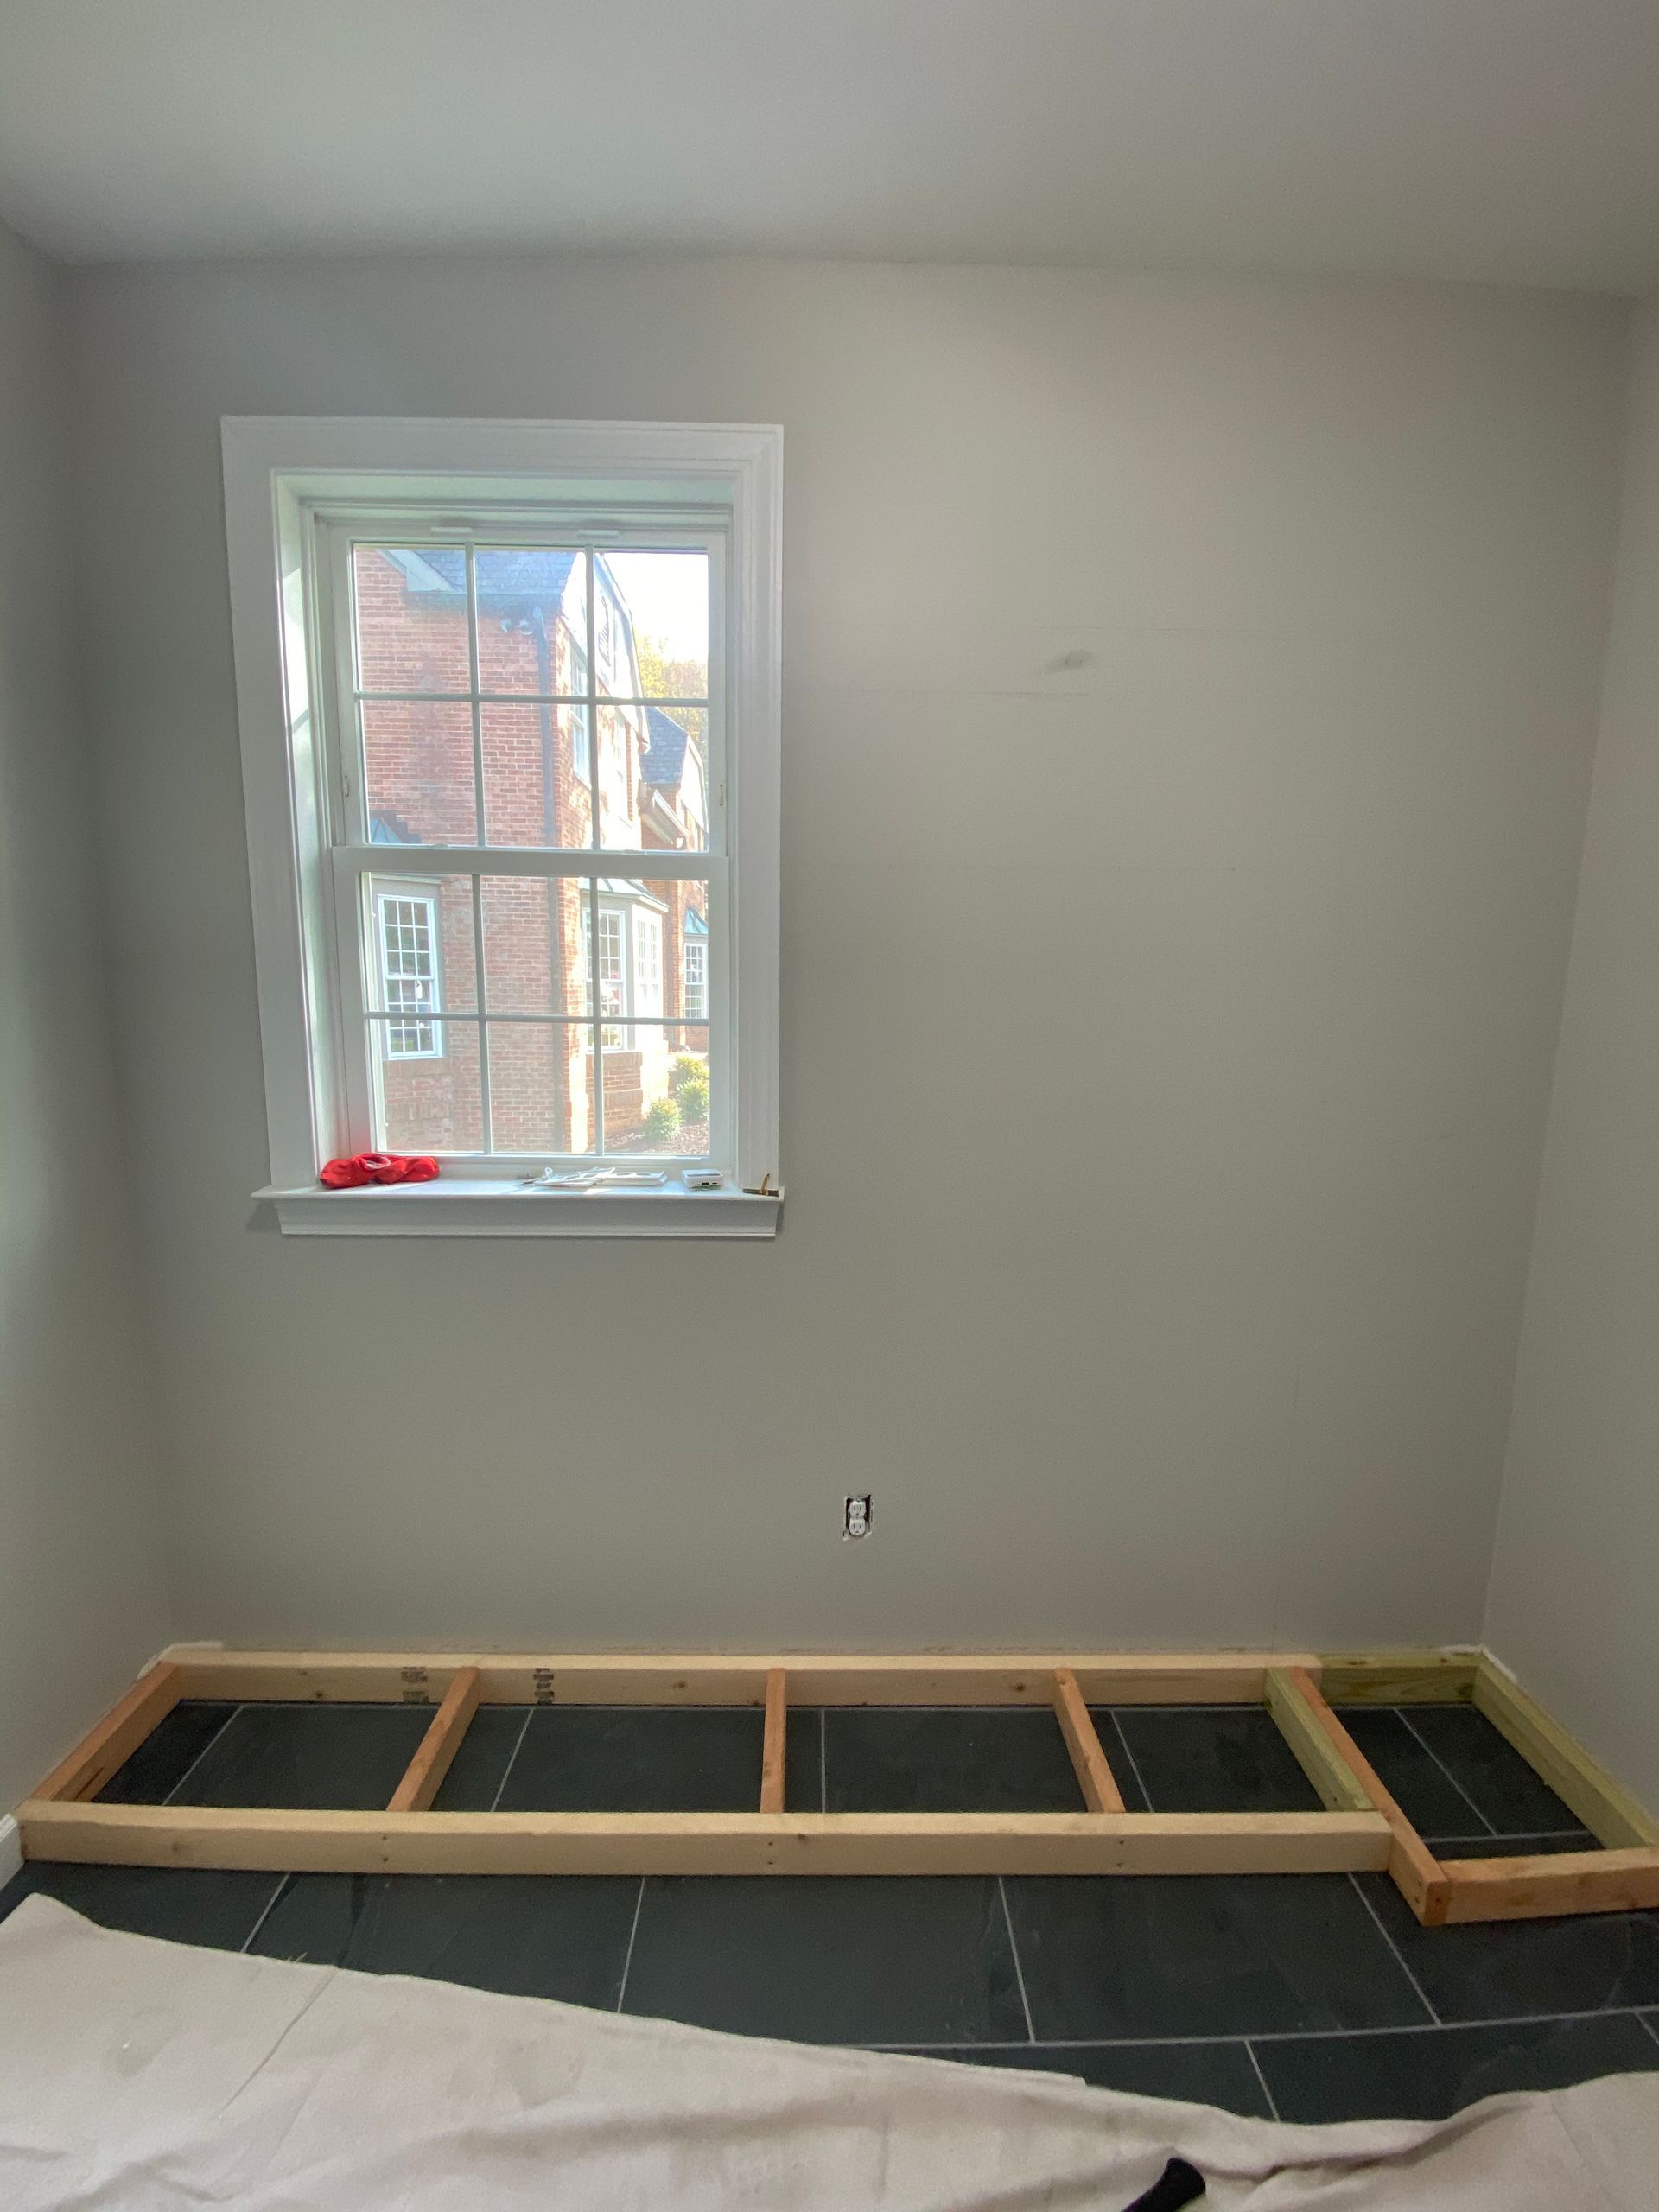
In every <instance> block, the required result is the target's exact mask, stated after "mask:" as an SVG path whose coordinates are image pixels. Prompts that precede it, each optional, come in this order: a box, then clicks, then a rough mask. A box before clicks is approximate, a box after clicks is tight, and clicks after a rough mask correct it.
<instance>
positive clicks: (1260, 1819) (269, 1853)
mask: <svg viewBox="0 0 1659 2212" xmlns="http://www.w3.org/2000/svg"><path fill="white" fill-rule="evenodd" d="M17 1823H18V1827H19V1829H20V1831H21V1833H22V1844H23V1852H24V1855H25V1857H26V1858H29V1859H72V1860H76V1861H80V1862H101V1863H106V1864H110V1865H115V1866H213V1867H251V1868H255V1869H258V1870H260V1871H262V1872H267V1873H281V1872H296V1873H307V1872H316V1873H355V1874H778V1875H785V1876H786V1875H791V1874H1124V1875H1138V1874H1275V1873H1276V1874H1290V1873H1332V1872H1335V1873H1349V1872H1362V1871H1364V1870H1366V1869H1376V1868H1380V1867H1382V1866H1384V1865H1385V1864H1386V1863H1387V1859H1388V1856H1389V1827H1388V1823H1387V1822H1386V1821H1384V1820H1383V1819H1382V1818H1381V1817H1380V1816H1379V1815H1376V1814H1375V1813H1370V1814H1365V1813H1118V1814H1101V1813H1023V1814H1001V1813H781V1814H770V1813H535V1812H531V1813H432V1812H424V1813H402V1814H398V1815H388V1814H385V1813H372V1812H369V1813H363V1812H296V1811H292V1810H287V1809H266V1808H260V1809H257V1810H253V1811H243V1810H234V1809H229V1808H224V1807H220V1806H205V1805H96V1804H77V1803H65V1802H44V1801H31V1802H29V1803H26V1804H24V1805H22V1806H20V1807H19V1808H18V1814H17Z"/></svg>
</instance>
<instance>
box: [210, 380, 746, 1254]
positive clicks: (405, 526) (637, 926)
mask: <svg viewBox="0 0 1659 2212" xmlns="http://www.w3.org/2000/svg"><path fill="white" fill-rule="evenodd" d="M234 431H240V432H242V433H245V438H244V441H243V445H242V446H238V444H237V443H236V441H235V440H234V439H233V436H232V433H233V432H234ZM504 432H505V433H506V434H508V435H503V433H504ZM353 442H361V443H362V444H363V445H364V447H365V451H364V453H363V454H362V455H361V456H360V458H359V459H358V460H356V461H352V460H351V459H349V458H343V457H342V449H343V448H350V447H351V446H352V445H353ZM308 444H309V446H310V447H311V448H321V449H324V451H323V454H322V456H321V457H320V456H319V454H318V452H317V451H315V450H313V451H312V453H311V455H310V457H309V458H306V457H305V456H304V455H303V454H302V455H301V457H299V458H297V459H295V460H293V461H289V463H288V464H287V466H286V467H284V464H283V461H282V460H281V459H280V458H278V457H277V456H278V450H279V449H282V448H290V447H298V448H305V447H307V446H308ZM515 444H517V445H518V447H520V448H522V449H523V451H524V454H525V455H526V456H529V455H531V454H537V453H539V454H543V456H544V457H545V458H546V460H547V461H548V463H549V465H548V466H546V467H542V468H534V467H525V468H524V469H522V470H519V471H517V472H513V473H511V474H504V472H503V471H502V469H501V467H500V466H499V462H500V456H501V454H502V453H503V452H504V451H505V450H507V449H509V448H512V446H513V445H515ZM447 445H448V446H453V447H454V450H455V453H456V454H457V455H458V456H459V455H461V454H472V455H474V456H475V458H476V460H477V463H478V465H477V466H476V467H472V466H470V465H469V464H467V463H465V462H463V461H461V459H459V458H457V459H456V460H455V461H454V464H453V465H452V466H451V467H448V469H446V468H444V467H442V466H440V465H439V464H438V462H437V461H436V460H435V455H436V454H438V453H439V452H440V451H441V450H442V448H444V447H445V446H447ZM397 449H402V450H404V451H406V452H407V453H408V454H410V456H411V458H410V462H409V465H408V466H407V467H406V468H404V470H402V471H401V472H400V470H399V469H398V468H397V467H396V466H395V465H392V466H389V465H388V464H387V463H386V461H385V459H384V455H385V453H386V452H388V451H391V450H397ZM417 454H418V455H424V456H425V457H426V458H425V460H424V463H422V462H420V461H416V459H415V458H414V456H416V455H417ZM599 454H602V455H603V465H602V466H601V465H600V464H599V462H598V461H596V460H595V456H596V455H599ZM561 455H563V456H565V457H566V460H567V461H569V464H570V466H569V467H568V468H567V470H566V471H565V473H563V474H562V473H561V470H560V468H559V467H557V466H554V465H552V464H553V463H554V462H556V461H557V460H558V458H559V456H561ZM327 456H333V458H332V459H330V458H328V457H327ZM630 456H632V466H630V465H629V463H630ZM238 457H239V458H240V459H241V460H243V461H245V464H246V465H245V467H244V468H243V469H242V471H241V473H240V474H238V465H237V464H238ZM577 462H580V463H581V464H582V465H581V466H580V467H577V466H576V465H575V464H576V463H577ZM777 463H778V444H777V438H776V434H775V433H768V432H750V431H734V432H726V431H709V432H699V431H696V430H690V429H651V430H644V431H639V432H633V431H631V430H630V429H628V428H627V427H626V426H620V427H619V426H606V425H557V424H554V425H519V426H513V425H506V426H503V425H466V424H463V425H444V424H401V425H388V424H379V425H368V426H364V425H360V424H351V423H340V424H305V423H301V424H298V425H294V424H277V423H269V424H265V423H257V424H243V425H232V424H227V425H226V487H227V488H226V498H227V514H228V516H229V519H230V522H231V525H232V571H233V575H232V596H233V603H234V606H235V612H236V628H237V652H238V688H239V695H240V697H241V702H242V708H243V722H244V758H245V784H246V787H247V791H248V807H249V835H250V844H251V850H252V852H253V855H254V861H255V867H254V876H253V886H254V894H255V907H256V913H255V923H256V936H257V941H258V944H259V950H260V955H261V964H260V986H261V992H260V1007H261V1018H262V1021H263V1022H264V1027H265V1030H266V1065H267V1082H268V1090H269V1093H270V1103H271V1129H272V1182H273V1186H274V1187H275V1189H276V1190H277V1192H278V1193H279V1195H280V1197H281V1198H292V1199H293V1200H295V1201H296V1205H295V1206H294V1208H293V1209H291V1217H290V1214H289V1213H283V1207H282V1205H280V1204H279V1207H278V1211H279V1214H282V1215H283V1225H284V1226H285V1227H288V1226H308V1225H309V1224H310V1223H311V1221H312V1218H313V1217H312V1216H311V1215H309V1214H305V1215H304V1219H303V1221H302V1213H304V1209H303V1208H302V1207H301V1206H300V1205H298V1203H297V1202H298V1201H299V1200H301V1199H302V1198H306V1197H307V1196H308V1192H307V1191H306V1190H305V1188H304V1185H306V1184H307V1183H308V1182H309V1180H310V1179H312V1178H314V1177H315V1172H316V1169H317V1167H318V1166H320V1165H321V1161H322V1160H324V1159H326V1158H327V1157H330V1156H334V1155H335V1154H340V1153H349V1152H353V1151H366V1150H381V1149H385V1150H396V1151H410V1152H414V1151H420V1152H430V1153H433V1154H436V1155H437V1156H438V1158H439V1160H440V1164H441V1173H440V1179H439V1183H438V1185H434V1186H430V1187H429V1196H430V1197H431V1198H434V1199H437V1198H442V1197H443V1196H445V1195H456V1196H460V1195H461V1194H463V1193H464V1192H473V1191H477V1190H483V1189H489V1190H495V1191H500V1190H503V1189H510V1188H514V1187H516V1186H517V1185H518V1184H519V1183H521V1182H523V1181H524V1180H525V1179H527V1177H528V1176H530V1175H531V1174H535V1173H540V1172H542V1171H550V1172H552V1173H559V1172H561V1171H570V1172H574V1171H575V1170H578V1169H587V1170H598V1171H601V1172H603V1171H606V1170H607V1167H608V1164H609V1163H612V1162H615V1163H617V1170H618V1172H620V1171H621V1170H622V1169H623V1168H626V1170H627V1171H628V1172H629V1173H631V1174H632V1176H633V1177H634V1179H635V1180H636V1182H637V1181H638V1179H639V1175H640V1173H642V1172H643V1171H652V1172H653V1173H654V1174H655V1175H656V1176H658V1177H659V1178H660V1184H659V1185H658V1187H660V1188H662V1190H663V1191H664V1193H665V1194H667V1193H669V1192H671V1191H674V1190H677V1192H679V1194H680V1196H681V1197H687V1196H688V1193H687V1192H686V1190H685V1186H684V1185H683V1184H682V1183H681V1182H680V1179H679V1171H680V1170H681V1169H683V1167H684V1166H688V1165H695V1166H697V1167H699V1168H701V1169H703V1170H709V1169H712V1170H714V1171H715V1172H716V1173H718V1174H719V1175H720V1176H721V1179H722V1184H723V1187H725V1188H726V1189H728V1190H729V1191H731V1192H733V1193H734V1196H735V1195H738V1194H740V1193H741V1189H742V1188H743V1186H745V1185H747V1186H750V1187H753V1186H754V1185H759V1184H760V1182H761V1179H762V1178H763V1176H764V1177H766V1178H768V1179H769V1181H770V1185H774V1186H775V1184H776V1179H777V1178H776V1156H775V1144H776V1125H775V1115H776V1107H775V1097H776V1058H775V1055H776V1045H775V1038H776V988H777V985H776V958H777V893H776V868H777V819H776V810H777V736H778V732H777V706H778V695H777V668H776V654H777V514H776V476H777ZM273 486H274V487H275V504H276V519H277V532H276V545H275V548H274V549H273V548H272V546H271V533H270V502H271V499H272V495H273ZM261 499H263V501H264V520H263V524H261V521H260V517H259V506H260V503H261ZM262 530H263V537H264V547H263V550H262V547H261V543H260V539H261V533H262ZM272 550H275V553H276V565H275V569H274V571H273V570H272V569H271V568H270V554H271V551H272ZM238 564H239V565H238ZM265 588H269V590H270V597H269V598H263V593H264V589H265ZM251 594H253V596H252V597H251ZM261 599H263V605H262V606H261V605H260V604H259V603H258V602H259V601H260V600H261ZM273 647H275V648H276V652H275V654H273V650H272V649H273ZM274 668H279V669H280V677H281V680H280V683H272V682H271V681H270V671H272V670H273V669H274ZM277 711H280V714H281V723H280V732H279V734H280V735H281V737H282V739H283V746H282V749H281V754H280V759H278V760H273V759H272V757H271V756H272V753H273V752H274V751H275V750H276V747H275V744H274V737H275V735H276V734H278V725H277V719H276V715H277ZM284 849H286V850H287V851H288V853H289V855H296V856H297V859H298V863H299V865H298V870H297V875H296V874H293V872H292V869H291V863H290V868H289V874H288V877H287V879H286V880H284V874H283V865H282V861H281V857H280V856H281V855H282V853H283V850H284ZM394 855H395V857H394ZM301 1056H302V1060H303V1065H299V1062H300V1059H301ZM651 1186H652V1185H650V1184H649V1183H648V1184H647V1185H646V1187H651ZM405 1217H410V1216H409V1214H408V1213H407V1211H406V1212H405V1215H404V1216H402V1217H400V1218H405ZM345 1218H346V1215H345V1213H344V1212H342V1211H335V1212H334V1213H332V1214H327V1215H324V1214H318V1215H316V1216H315V1220H316V1222H317V1223H318V1224H320V1225H326V1224H329V1223H332V1222H333V1221H335V1220H344V1219H345ZM364 1218H365V1220H366V1219H367V1218H368V1217H367V1215H365V1216H364ZM584 1218H585V1219H586V1220H588V1221H589V1222H596V1223H602V1222H603V1221H604V1220H605V1219H606V1218H607V1217H606V1216H604V1214H603V1213H602V1211H590V1212H589V1213H588V1215H587V1216H586V1217H584ZM671 1218H677V1217H671V1216H670V1215H668V1214H664V1217H663V1219H664V1224H668V1223H669V1222H670V1221H671ZM687 1218H688V1219H690V1218H691V1216H690V1215H688V1216H687ZM697 1218H699V1219H702V1220H705V1221H709V1222H713V1221H714V1220H715V1214H713V1213H709V1212H706V1211H705V1212H704V1213H703V1214H702V1215H701V1216H698V1217H697ZM725 1218H727V1217H725V1216H721V1219H725ZM729 1218H730V1219H731V1220H733V1221H738V1220H739V1219H740V1218H743V1219H753V1220H757V1221H758V1219H759V1215H758V1214H757V1215H756V1216H753V1217H740V1216H739V1214H738V1213H737V1212H736V1211H732V1212H731V1213H730V1215H729ZM548 1219H549V1221H550V1222H553V1223H556V1221H557V1219H558V1217H557V1214H556V1211H555V1212H554V1213H551V1214H550V1215H549V1216H548ZM772 1219H773V1220H775V1207H774V1209H773V1210H772ZM512 1233H515V1234H519V1233H524V1231H523V1230H518V1229H515V1230H513V1231H512ZM531 1233H537V1231H536V1230H532V1231H531ZM552 1233H561V1231H560V1230H559V1229H558V1228H557V1227H555V1228H554V1230H553V1232H552ZM572 1233H583V1232H581V1231H572ZM601 1233H603V1231H602V1229H601ZM618 1233H621V1232H620V1231H619V1232H618ZM646 1233H649V1231H647V1232H646ZM664 1233H673V1234H702V1233H717V1234H766V1233H770V1231H769V1229H768V1228H766V1227H765V1226H739V1227H728V1228H723V1229H711V1230H702V1229H699V1228H695V1227H692V1228H684V1229H682V1228H679V1227H677V1226H675V1227H671V1228H669V1227H665V1232H664Z"/></svg>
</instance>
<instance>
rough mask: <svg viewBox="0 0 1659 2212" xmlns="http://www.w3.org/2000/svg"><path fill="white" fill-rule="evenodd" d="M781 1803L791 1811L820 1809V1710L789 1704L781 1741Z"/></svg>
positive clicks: (806, 1811)
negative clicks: (782, 1762) (782, 1795)
mask: <svg viewBox="0 0 1659 2212" xmlns="http://www.w3.org/2000/svg"><path fill="white" fill-rule="evenodd" d="M784 1804H785V1808H786V1809H787V1810H788V1811H790V1812H791V1813H821V1812H823V1707H821V1706H816V1705H792V1706H791V1707H790V1709H789V1713H788V1718H787V1722H786V1726H785V1741H784Z"/></svg>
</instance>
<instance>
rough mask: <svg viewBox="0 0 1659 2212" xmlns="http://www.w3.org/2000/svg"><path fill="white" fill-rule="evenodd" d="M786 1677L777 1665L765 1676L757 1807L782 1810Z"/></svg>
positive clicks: (785, 1737)
mask: <svg viewBox="0 0 1659 2212" xmlns="http://www.w3.org/2000/svg"><path fill="white" fill-rule="evenodd" d="M787 1684H788V1677H787V1675H785V1672H784V1669H782V1668H781V1667H773V1668H772V1669H770V1670H769V1672H768V1673H767V1675H766V1734H765V1736H764V1738H762V1741H761V1747H760V1809H761V1811H762V1812H763V1813H781V1812H782V1811H783V1809H784V1764H785V1743H786V1740H787V1736H788V1728H789V1696H788V1688H787Z"/></svg>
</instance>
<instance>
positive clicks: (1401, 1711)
mask: <svg viewBox="0 0 1659 2212" xmlns="http://www.w3.org/2000/svg"><path fill="white" fill-rule="evenodd" d="M1389 1711H1390V1712H1391V1713H1398V1715H1399V1716H1400V1721H1401V1725H1402V1726H1403V1727H1404V1729H1405V1731H1406V1732H1407V1734H1408V1736H1409V1737H1410V1738H1411V1739H1412V1741H1413V1743H1414V1744H1416V1745H1420V1746H1421V1749H1422V1750H1424V1751H1427V1754H1428V1756H1429V1757H1430V1758H1432V1759H1433V1762H1434V1764H1435V1765H1436V1766H1437V1767H1439V1769H1440V1772H1441V1773H1442V1774H1443V1775H1444V1776H1445V1777H1446V1780H1447V1781H1448V1782H1449V1783H1451V1785H1452V1788H1453V1789H1455V1790H1456V1791H1457V1793H1458V1795H1459V1797H1461V1798H1462V1800H1463V1802H1464V1803H1465V1805H1466V1806H1467V1807H1468V1808H1469V1809H1470V1811H1471V1813H1472V1814H1473V1815H1474V1816H1475V1818H1476V1819H1477V1820H1478V1821H1479V1822H1480V1825H1481V1827H1482V1829H1483V1831H1484V1833H1485V1834H1487V1835H1496V1834H1497V1829H1496V1828H1495V1827H1493V1826H1492V1824H1491V1821H1489V1820H1488V1819H1487V1817H1486V1815H1485V1814H1484V1813H1483V1812H1482V1811H1481V1809H1480V1808H1479V1806H1478V1805H1477V1804H1476V1802H1475V1801H1474V1799H1473V1798H1472V1797H1471V1796H1470V1795H1469V1792H1468V1791H1467V1790H1466V1789H1465V1788H1464V1786H1463V1784H1462V1783H1460V1782H1459V1780H1458V1777H1457V1776H1456V1775H1455V1774H1453V1773H1452V1770H1451V1768H1450V1767H1449V1766H1447V1764H1446V1761H1445V1760H1444V1759H1443V1758H1441V1757H1440V1753H1439V1752H1438V1751H1436V1750H1435V1748H1434V1746H1433V1744H1431V1743H1429V1742H1428V1741H1427V1739H1426V1738H1424V1737H1422V1736H1421V1735H1420V1734H1419V1733H1418V1732H1417V1731H1416V1729H1415V1728H1414V1727H1413V1726H1412V1725H1411V1721H1410V1719H1409V1718H1408V1715H1407V1712H1406V1708H1405V1707H1404V1706H1403V1705H1395V1706H1390V1707H1389ZM1533 1833H1534V1834H1538V1833H1541V1831H1538V1830H1534V1831H1533Z"/></svg>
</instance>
